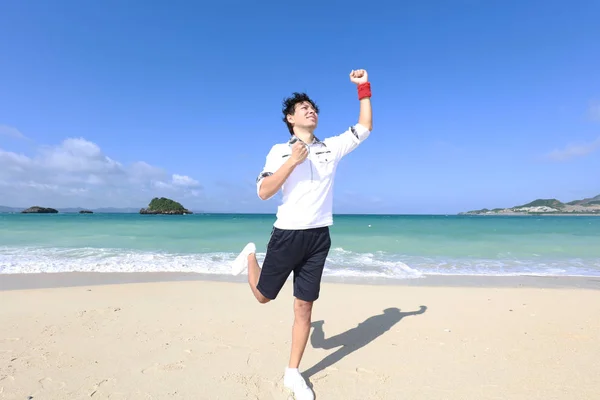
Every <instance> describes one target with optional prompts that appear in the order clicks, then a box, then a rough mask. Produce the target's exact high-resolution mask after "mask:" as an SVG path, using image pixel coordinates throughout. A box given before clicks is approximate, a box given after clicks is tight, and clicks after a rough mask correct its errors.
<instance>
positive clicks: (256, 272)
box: [248, 253, 270, 304]
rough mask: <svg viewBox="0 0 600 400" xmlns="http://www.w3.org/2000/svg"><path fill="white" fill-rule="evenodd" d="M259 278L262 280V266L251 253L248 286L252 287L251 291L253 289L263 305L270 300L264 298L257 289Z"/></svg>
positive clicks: (249, 256)
mask: <svg viewBox="0 0 600 400" xmlns="http://www.w3.org/2000/svg"><path fill="white" fill-rule="evenodd" d="M258 278H260V266H259V265H258V260H257V259H256V254H254V253H250V254H249V255H248V284H249V285H250V289H252V294H254V297H256V300H258V302H259V303H261V304H265V303H268V302H269V301H270V300H269V299H267V298H266V297H265V296H263V294H262V293H261V292H260V291H259V290H258V289H257V288H256V285H258Z"/></svg>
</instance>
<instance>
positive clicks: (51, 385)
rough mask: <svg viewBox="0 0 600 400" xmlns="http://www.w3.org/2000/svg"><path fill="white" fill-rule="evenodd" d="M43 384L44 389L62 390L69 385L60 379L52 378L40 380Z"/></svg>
mask: <svg viewBox="0 0 600 400" xmlns="http://www.w3.org/2000/svg"><path fill="white" fill-rule="evenodd" d="M38 382H39V383H40V385H42V389H44V390H60V389H62V388H64V387H65V386H67V384H66V383H64V382H60V381H53V380H52V378H48V377H46V378H43V379H40V380H39V381H38Z"/></svg>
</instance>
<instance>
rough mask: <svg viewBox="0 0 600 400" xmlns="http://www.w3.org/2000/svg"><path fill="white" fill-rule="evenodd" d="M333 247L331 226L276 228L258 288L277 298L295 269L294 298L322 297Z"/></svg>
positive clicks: (313, 299)
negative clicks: (324, 279)
mask: <svg viewBox="0 0 600 400" xmlns="http://www.w3.org/2000/svg"><path fill="white" fill-rule="evenodd" d="M330 247H331V238H330V236H329V227H323V228H313V229H304V230H283V229H278V228H273V232H272V233H271V239H270V240H269V244H268V246H267V254H266V256H265V261H264V263H263V266H262V271H261V273H260V278H259V280H258V285H256V288H257V289H258V290H259V291H260V292H261V293H262V295H263V296H265V297H266V298H267V299H270V300H274V299H275V298H276V297H277V295H278V294H279V291H280V290H281V288H282V287H283V285H284V284H285V281H286V279H287V278H288V276H290V273H291V272H292V271H293V272H294V297H296V298H298V299H300V300H304V301H315V300H317V299H318V298H319V291H320V289H321V276H322V275H323V268H324V267H325V260H326V259H327V255H328V254H329V248H330Z"/></svg>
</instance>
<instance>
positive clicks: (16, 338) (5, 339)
mask: <svg viewBox="0 0 600 400" xmlns="http://www.w3.org/2000/svg"><path fill="white" fill-rule="evenodd" d="M19 340H21V338H20V337H7V338H3V339H0V343H5V342H18V341H19Z"/></svg>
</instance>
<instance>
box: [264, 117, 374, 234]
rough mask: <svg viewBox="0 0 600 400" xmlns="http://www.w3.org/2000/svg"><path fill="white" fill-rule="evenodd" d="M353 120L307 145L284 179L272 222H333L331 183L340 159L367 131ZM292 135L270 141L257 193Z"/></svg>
mask: <svg viewBox="0 0 600 400" xmlns="http://www.w3.org/2000/svg"><path fill="white" fill-rule="evenodd" d="M370 133H371V132H370V131H369V130H368V129H367V128H366V127H364V126H362V125H360V124H356V125H354V126H352V127H350V128H348V130H347V131H345V132H344V133H342V134H341V135H338V136H333V137H329V138H327V139H325V140H323V141H320V140H319V139H317V138H316V137H315V139H314V140H313V143H311V144H309V145H307V149H308V156H307V157H306V159H305V160H304V161H303V162H302V163H301V164H298V165H297V166H296V168H294V170H293V171H292V173H291V174H290V175H289V176H288V178H287V180H286V181H285V182H284V184H283V186H282V187H281V190H282V192H283V201H282V204H281V205H279V207H278V208H277V220H276V221H275V224H274V226H275V227H276V228H279V229H310V228H320V227H324V226H330V225H332V224H333V210H332V209H333V183H334V179H335V171H336V169H337V166H338V163H339V162H340V160H341V159H342V158H343V157H344V156H345V155H347V154H348V153H350V152H351V151H352V150H354V149H355V148H356V147H357V146H358V145H359V144H360V143H362V142H363V141H364V140H365V139H366V138H367V137H369V135H370ZM296 140H299V139H298V138H297V137H296V136H292V137H291V138H290V140H289V141H288V142H287V143H279V144H276V145H274V146H273V147H272V148H271V150H270V151H269V154H268V155H267V159H266V162H265V166H264V168H263V170H262V172H261V173H260V174H259V175H258V178H257V179H256V190H257V193H258V191H259V190H260V185H261V184H262V181H263V179H264V178H265V177H267V176H269V175H272V174H273V173H275V171H277V170H278V169H279V168H280V167H281V166H282V165H283V163H285V161H286V160H287V158H288V157H290V155H291V154H292V144H293V143H294V142H295V141H296Z"/></svg>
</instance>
